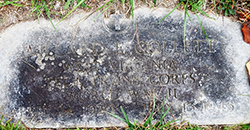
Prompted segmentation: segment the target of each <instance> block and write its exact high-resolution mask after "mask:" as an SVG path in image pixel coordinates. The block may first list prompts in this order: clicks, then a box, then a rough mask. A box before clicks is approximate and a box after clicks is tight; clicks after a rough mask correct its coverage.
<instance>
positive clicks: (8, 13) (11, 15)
mask: <svg viewBox="0 0 250 130" xmlns="http://www.w3.org/2000/svg"><path fill="white" fill-rule="evenodd" d="M65 1H66V0H65ZM65 1H56V0H54V1H51V2H49V1H48V0H47V1H46V6H47V8H48V9H50V10H49V14H50V17H51V19H61V18H63V17H64V16H66V15H67V14H68V13H69V12H70V11H71V10H72V9H73V7H75V6H76V5H77V2H76V1H74V3H72V4H71V6H70V7H69V8H68V9H64V5H65ZM0 2H1V1H0ZM107 2H109V1H108V0H87V1H86V2H85V3H86V4H87V5H88V6H89V7H91V8H88V7H85V8H83V7H80V8H77V9H76V10H75V11H74V12H73V13H71V14H74V13H77V12H80V11H82V10H84V11H86V12H95V11H97V10H98V9H99V8H100V7H101V6H103V5H105V4H106V3H107ZM177 2H178V0H157V1H156V5H155V4H154V3H153V1H152V0H144V1H141V0H134V9H136V8H139V7H141V6H148V7H151V8H155V9H157V8H159V7H165V8H173V7H175V6H176V4H177ZM16 4H20V5H22V7H17V6H14V5H11V4H9V5H5V6H2V7H0V20H2V19H4V20H3V21H2V22H1V23H0V32H2V31H3V30H4V29H6V28H8V27H9V26H12V25H15V24H17V23H19V22H25V21H32V20H36V19H38V20H39V18H46V19H49V17H48V15H47V14H46V11H45V9H44V7H41V8H39V12H38V9H37V10H36V7H37V6H35V5H34V3H33V4H32V1H30V0H20V1H18V2H16ZM40 5H41V6H42V5H43V4H42V3H40ZM107 6H108V5H105V6H104V7H103V8H101V9H100V10H101V11H103V10H104V9H105V8H106V7H107ZM34 10H35V11H34ZM131 11H132V9H131V5H130V3H129V2H126V3H125V4H124V5H123V4H122V2H121V1H119V0H115V1H114V3H113V4H112V5H111V6H110V7H109V8H108V9H107V10H105V11H104V12H103V13H104V16H105V17H109V16H110V14H114V13H117V12H118V13H120V14H126V17H130V15H131ZM70 16H71V15H69V16H68V17H67V18H70Z"/></svg>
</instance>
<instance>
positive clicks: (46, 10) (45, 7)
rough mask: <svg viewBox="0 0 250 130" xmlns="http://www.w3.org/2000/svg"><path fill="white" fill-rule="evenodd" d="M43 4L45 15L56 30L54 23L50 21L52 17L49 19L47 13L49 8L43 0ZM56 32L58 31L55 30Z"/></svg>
mask: <svg viewBox="0 0 250 130" xmlns="http://www.w3.org/2000/svg"><path fill="white" fill-rule="evenodd" d="M43 5H44V9H45V12H46V14H47V16H48V17H49V21H50V23H51V24H52V26H53V28H54V29H55V30H56V27H55V25H54V23H53V22H52V19H51V17H50V15H49V10H48V8H47V5H46V2H45V1H44V2H43ZM56 32H57V30H56ZM57 33H58V32H57Z"/></svg>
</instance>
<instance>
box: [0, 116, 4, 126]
mask: <svg viewBox="0 0 250 130" xmlns="http://www.w3.org/2000/svg"><path fill="white" fill-rule="evenodd" d="M2 121H3V116H2V117H1V119H0V125H1V124H2Z"/></svg>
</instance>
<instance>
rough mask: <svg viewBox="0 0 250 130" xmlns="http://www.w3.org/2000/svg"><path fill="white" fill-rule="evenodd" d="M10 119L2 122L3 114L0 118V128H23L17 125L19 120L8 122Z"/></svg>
mask: <svg viewBox="0 0 250 130" xmlns="http://www.w3.org/2000/svg"><path fill="white" fill-rule="evenodd" d="M10 122H11V119H9V120H8V121H6V122H5V123H3V116H2V117H1V119H0V130H23V129H24V127H22V126H21V125H19V121H18V122H17V123H15V124H14V123H10Z"/></svg>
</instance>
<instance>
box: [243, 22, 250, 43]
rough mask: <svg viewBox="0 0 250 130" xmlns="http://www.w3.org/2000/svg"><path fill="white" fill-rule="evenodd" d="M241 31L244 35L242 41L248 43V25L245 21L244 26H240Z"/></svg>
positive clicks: (249, 41) (249, 37)
mask: <svg viewBox="0 0 250 130" xmlns="http://www.w3.org/2000/svg"><path fill="white" fill-rule="evenodd" d="M241 30H242V33H243V36H244V41H245V42H246V43H248V44H250V29H249V27H248V26H247V24H246V23H244V26H243V27H242V29H241Z"/></svg>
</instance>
